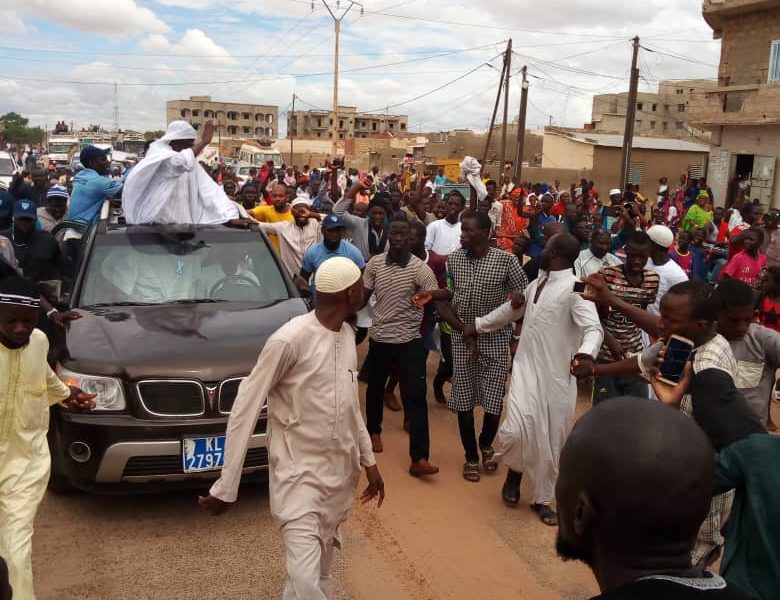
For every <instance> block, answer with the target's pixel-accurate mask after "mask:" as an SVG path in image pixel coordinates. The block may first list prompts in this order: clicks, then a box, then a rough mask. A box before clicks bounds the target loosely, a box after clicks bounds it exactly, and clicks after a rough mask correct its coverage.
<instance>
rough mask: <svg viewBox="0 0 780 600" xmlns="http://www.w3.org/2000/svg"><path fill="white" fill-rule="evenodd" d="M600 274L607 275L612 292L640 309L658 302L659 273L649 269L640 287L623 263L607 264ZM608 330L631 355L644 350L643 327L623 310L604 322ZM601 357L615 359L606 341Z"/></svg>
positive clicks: (601, 358)
mask: <svg viewBox="0 0 780 600" xmlns="http://www.w3.org/2000/svg"><path fill="white" fill-rule="evenodd" d="M599 274H600V275H602V276H603V277H604V280H605V281H606V282H607V284H608V285H609V289H610V291H611V292H612V293H613V294H615V296H617V297H618V298H620V299H621V300H623V301H624V302H628V303H629V304H633V305H634V306H638V307H639V308H642V309H646V308H647V307H648V306H649V305H651V304H652V303H653V302H655V298H656V296H657V295H658V286H659V284H660V277H659V276H658V273H655V272H654V271H651V270H649V269H645V270H644V276H643V278H642V283H641V284H640V286H639V287H634V286H633V285H631V284H630V283H629V282H628V280H627V279H626V276H625V274H624V273H623V265H614V266H611V267H604V268H603V269H601V271H599ZM604 329H605V330H606V331H607V332H608V333H609V334H610V335H611V336H612V337H613V338H615V339H616V340H617V341H618V342H619V343H620V345H621V346H623V350H624V351H625V353H626V354H627V355H633V354H638V353H640V352H642V350H643V349H644V347H643V344H642V332H641V330H640V329H639V327H637V326H636V325H635V324H634V322H633V321H631V320H630V319H628V318H627V317H626V316H625V315H624V314H623V313H622V312H620V311H619V310H612V311H610V313H609V316H608V317H607V318H606V319H605V321H604ZM599 360H600V361H602V362H612V361H614V360H615V357H613V356H612V353H611V352H610V351H609V349H608V348H607V345H606V344H604V345H602V347H601V352H600V353H599Z"/></svg>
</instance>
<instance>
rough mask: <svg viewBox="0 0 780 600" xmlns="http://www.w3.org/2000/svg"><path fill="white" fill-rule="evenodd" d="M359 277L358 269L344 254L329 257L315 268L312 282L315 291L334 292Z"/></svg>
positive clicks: (352, 283) (344, 287)
mask: <svg viewBox="0 0 780 600" xmlns="http://www.w3.org/2000/svg"><path fill="white" fill-rule="evenodd" d="M358 279H360V269H359V268H358V266H357V265H356V264H355V263H354V262H352V261H351V260H350V259H348V258H346V257H344V256H336V257H334V258H329V259H328V260H326V261H325V262H324V263H322V264H321V265H320V268H319V269H317V274H316V275H315V276H314V284H315V285H316V286H317V293H324V294H335V293H336V292H343V291H344V290H346V289H347V288H350V287H351V286H353V285H354V284H355V282H356V281H357V280H358Z"/></svg>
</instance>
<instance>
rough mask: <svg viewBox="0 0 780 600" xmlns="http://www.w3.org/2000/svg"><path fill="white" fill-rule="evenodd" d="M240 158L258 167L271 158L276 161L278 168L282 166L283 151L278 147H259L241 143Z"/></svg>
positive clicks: (243, 161) (275, 164)
mask: <svg viewBox="0 0 780 600" xmlns="http://www.w3.org/2000/svg"><path fill="white" fill-rule="evenodd" d="M238 159H239V160H240V161H241V162H242V163H247V164H250V165H255V166H256V167H259V166H262V165H264V164H265V163H267V162H268V161H269V160H272V161H273V162H274V167H275V168H277V169H278V168H280V167H281V166H282V153H281V152H279V151H278V150H277V149H276V148H258V147H257V146H253V145H251V144H242V145H241V150H240V151H239V156H238Z"/></svg>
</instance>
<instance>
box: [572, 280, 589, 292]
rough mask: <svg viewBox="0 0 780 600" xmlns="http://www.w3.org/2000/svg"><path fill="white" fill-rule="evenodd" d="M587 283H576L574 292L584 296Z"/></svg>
mask: <svg viewBox="0 0 780 600" xmlns="http://www.w3.org/2000/svg"><path fill="white" fill-rule="evenodd" d="M585 287H586V286H585V282H584V281H575V282H574V289H573V290H572V291H573V292H574V293H575V294H582V293H584V292H585Z"/></svg>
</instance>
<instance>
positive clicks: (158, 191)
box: [122, 121, 241, 225]
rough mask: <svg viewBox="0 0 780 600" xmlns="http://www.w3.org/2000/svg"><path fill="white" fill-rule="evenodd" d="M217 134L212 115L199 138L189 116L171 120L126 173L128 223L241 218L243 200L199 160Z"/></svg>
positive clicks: (205, 222) (203, 222)
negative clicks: (234, 198) (225, 188)
mask: <svg viewBox="0 0 780 600" xmlns="http://www.w3.org/2000/svg"><path fill="white" fill-rule="evenodd" d="M213 135H214V124H213V123H212V122H211V121H208V122H207V123H206V124H205V126H204V128H203V136H202V137H201V139H200V141H198V142H196V141H195V140H196V138H197V137H198V134H197V132H196V131H195V129H194V128H193V127H192V125H190V124H189V123H187V122H186V121H173V122H172V123H171V124H170V125H168V129H167V130H166V132H165V135H164V136H163V137H161V138H160V139H159V140H157V141H156V142H154V143H153V144H152V145H151V146H149V151H148V152H147V153H146V156H144V158H143V159H142V160H141V161H140V162H139V163H138V164H137V165H136V166H135V167H134V168H133V169H132V171H130V174H129V175H128V176H127V180H126V181H125V187H124V191H123V192H122V209H123V211H124V216H125V219H126V221H127V223H129V224H140V223H162V224H168V223H194V224H201V225H213V224H221V223H230V222H231V221H236V220H238V219H240V217H241V215H240V211H239V208H238V204H236V203H235V202H233V201H232V200H230V198H228V197H227V195H226V194H225V192H224V191H223V190H222V188H221V187H219V186H218V185H217V184H216V182H215V181H214V180H213V179H212V178H211V177H210V176H209V175H208V173H206V171H204V170H203V167H202V166H201V165H200V163H199V162H198V158H197V157H198V155H199V154H200V153H201V152H202V151H203V149H204V148H205V147H206V146H208V144H209V143H210V142H211V138H212V136H213Z"/></svg>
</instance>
